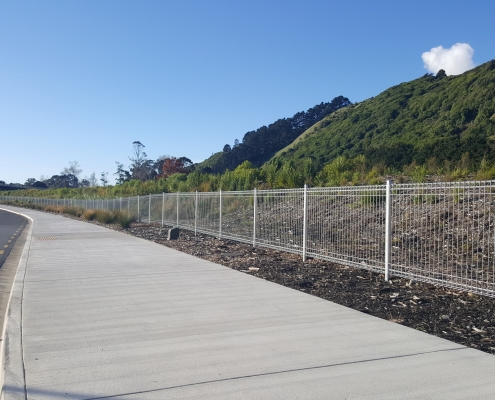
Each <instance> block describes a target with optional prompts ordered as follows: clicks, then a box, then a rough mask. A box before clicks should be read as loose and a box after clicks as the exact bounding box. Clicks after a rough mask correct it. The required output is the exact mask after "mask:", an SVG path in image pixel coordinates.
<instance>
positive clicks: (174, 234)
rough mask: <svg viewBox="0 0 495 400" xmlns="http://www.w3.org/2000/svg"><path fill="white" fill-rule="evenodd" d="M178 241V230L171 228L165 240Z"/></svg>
mask: <svg viewBox="0 0 495 400" xmlns="http://www.w3.org/2000/svg"><path fill="white" fill-rule="evenodd" d="M177 239H179V228H172V229H169V230H168V236H167V240H177Z"/></svg>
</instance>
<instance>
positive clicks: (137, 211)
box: [137, 195, 141, 222]
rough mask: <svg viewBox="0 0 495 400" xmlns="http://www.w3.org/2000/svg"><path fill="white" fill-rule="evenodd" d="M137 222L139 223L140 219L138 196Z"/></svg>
mask: <svg viewBox="0 0 495 400" xmlns="http://www.w3.org/2000/svg"><path fill="white" fill-rule="evenodd" d="M137 208H138V209H137V220H138V222H141V220H140V218H139V195H138V207H137Z"/></svg>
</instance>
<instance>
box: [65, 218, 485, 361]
mask: <svg viewBox="0 0 495 400" xmlns="http://www.w3.org/2000/svg"><path fill="white" fill-rule="evenodd" d="M65 216H66V217H69V218H73V219H79V218H75V217H72V216H70V215H65ZM85 222H89V221H85ZM90 223H95V224H98V225H102V226H106V227H107V228H111V229H115V230H119V231H122V228H121V227H120V226H118V225H104V224H101V223H98V222H95V221H91V222H90ZM167 231H168V228H161V227H159V226H150V225H148V224H143V223H133V224H132V226H131V227H130V228H129V229H127V230H124V232H126V233H128V234H131V235H133V236H136V237H140V238H143V239H146V240H151V241H154V242H156V243H159V244H161V245H164V246H167V247H171V248H174V249H176V250H179V251H182V252H184V253H187V254H191V255H193V256H196V257H199V258H202V259H204V260H208V261H212V262H215V263H217V264H221V265H224V266H226V267H228V268H232V269H235V270H238V271H239V272H240V273H246V274H250V275H254V276H256V277H258V278H261V279H266V280H269V281H271V282H275V283H278V284H280V285H284V286H287V287H290V288H292V289H295V290H300V291H302V292H305V293H308V294H311V295H313V296H317V297H320V298H322V299H326V300H330V301H333V302H335V303H337V304H341V305H343V306H346V307H350V308H353V309H355V310H358V311H361V312H364V313H367V314H370V315H374V316H376V317H379V318H383V319H386V320H389V321H393V322H396V323H399V324H402V325H405V326H408V327H411V328H414V329H417V330H420V331H423V332H426V333H429V334H432V335H435V336H439V337H441V338H444V339H447V340H451V341H453V342H456V343H459V344H463V345H465V346H469V347H472V348H475V349H479V350H481V351H484V352H486V353H490V354H495V299H494V298H490V297H484V296H479V295H475V294H472V293H466V292H458V291H455V290H452V289H448V288H443V287H438V286H434V285H431V284H427V283H422V282H413V281H410V280H408V279H404V278H394V277H392V280H391V281H390V282H385V281H384V279H383V274H378V273H375V272H371V271H367V270H362V269H357V268H353V267H348V266H343V265H339V264H335V263H332V262H329V261H323V260H317V259H308V260H307V261H306V262H303V261H302V258H301V256H298V255H295V254H291V253H285V252H281V251H277V250H272V249H266V248H258V247H256V248H253V247H252V246H251V245H248V244H244V243H239V242H235V241H232V240H226V239H218V238H216V237H213V236H209V235H204V234H199V235H198V236H194V233H193V232H190V231H187V230H181V231H180V235H179V239H178V240H171V241H168V240H167Z"/></svg>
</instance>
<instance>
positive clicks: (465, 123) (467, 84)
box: [272, 60, 495, 169]
mask: <svg viewBox="0 0 495 400" xmlns="http://www.w3.org/2000/svg"><path fill="white" fill-rule="evenodd" d="M494 150H495V60H492V61H490V62H487V63H485V64H483V65H481V66H479V67H477V68H475V69H473V70H470V71H467V72H465V73H464V74H462V75H457V76H445V75H443V76H442V74H439V75H438V76H432V75H425V76H423V77H421V78H419V79H416V80H413V81H411V82H406V83H402V84H400V85H397V86H394V87H391V88H390V89H388V90H386V91H384V92H383V93H381V94H379V95H378V96H376V97H374V98H371V99H368V100H366V101H363V102H361V103H358V104H354V105H351V106H349V107H346V108H343V109H340V110H338V111H336V112H334V113H332V114H331V115H329V116H327V117H325V118H324V119H323V120H321V121H320V122H318V123H316V124H315V125H313V126H312V127H310V128H309V129H307V130H306V131H305V132H304V133H302V134H301V135H300V136H299V137H298V138H297V139H296V140H295V141H294V142H293V143H292V144H290V145H289V146H287V147H286V148H284V149H283V150H281V151H279V152H278V153H277V154H276V155H275V157H274V159H272V161H277V162H282V163H287V162H290V163H292V164H294V165H295V166H298V165H300V164H302V163H304V160H305V159H307V158H312V159H313V160H314V161H315V162H316V164H318V165H319V166H320V167H321V166H323V165H324V164H326V163H328V162H331V161H332V160H334V159H336V158H337V157H338V156H344V157H346V158H347V159H352V158H355V157H356V156H358V155H364V156H365V159H366V162H367V163H368V165H376V164H380V163H381V164H385V165H386V166H388V167H393V168H397V169H401V168H403V167H404V166H406V165H409V164H411V163H412V162H415V163H417V164H418V165H422V164H425V163H430V164H431V163H437V164H439V165H441V164H442V163H445V162H447V163H455V162H457V161H459V160H461V159H462V158H464V159H465V160H470V162H480V161H481V160H482V159H483V158H485V160H487V161H493V160H494V159H495V151H494Z"/></svg>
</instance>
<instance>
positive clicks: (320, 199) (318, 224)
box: [306, 186, 385, 272]
mask: <svg viewBox="0 0 495 400" xmlns="http://www.w3.org/2000/svg"><path fill="white" fill-rule="evenodd" d="M307 209H308V216H307V218H308V222H307V225H308V229H307V239H306V248H307V255H309V256H313V257H317V258H323V259H327V260H330V261H335V262H339V263H342V264H347V265H353V266H357V267H360V268H366V269H372V270H375V271H380V272H382V271H383V268H384V241H385V234H384V233H385V188H384V187H383V186H367V187H359V188H357V187H346V188H315V189H310V190H308V205H307Z"/></svg>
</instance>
